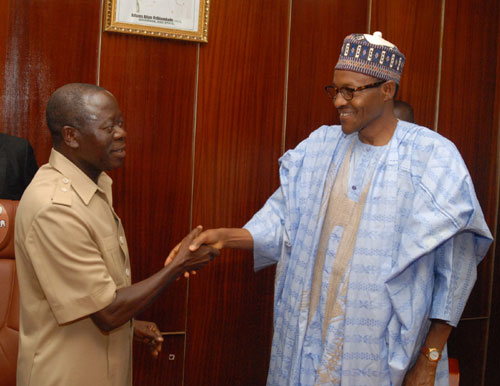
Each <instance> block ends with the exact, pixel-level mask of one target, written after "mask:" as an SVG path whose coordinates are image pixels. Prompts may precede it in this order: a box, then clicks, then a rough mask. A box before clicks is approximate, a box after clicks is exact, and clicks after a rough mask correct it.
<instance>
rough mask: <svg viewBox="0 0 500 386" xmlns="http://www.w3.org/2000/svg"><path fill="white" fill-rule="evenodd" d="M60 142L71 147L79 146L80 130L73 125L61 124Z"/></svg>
mask: <svg viewBox="0 0 500 386" xmlns="http://www.w3.org/2000/svg"><path fill="white" fill-rule="evenodd" d="M61 136H62V142H64V144H65V145H66V146H68V147H70V148H72V149H77V148H78V147H80V141H79V139H80V132H79V131H78V129H76V128H74V127H73V126H68V125H66V126H63V128H62V129H61Z"/></svg>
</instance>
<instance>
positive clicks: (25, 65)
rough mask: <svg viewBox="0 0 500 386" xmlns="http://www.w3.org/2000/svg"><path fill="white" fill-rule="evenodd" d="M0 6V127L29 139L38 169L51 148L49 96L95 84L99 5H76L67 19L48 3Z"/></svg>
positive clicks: (21, 0)
mask: <svg viewBox="0 0 500 386" xmlns="http://www.w3.org/2000/svg"><path fill="white" fill-rule="evenodd" d="M2 4H3V7H6V6H7V10H8V11H9V13H8V14H9V21H8V23H7V26H8V27H7V36H8V37H7V42H6V58H5V71H4V72H3V73H4V74H5V76H4V79H3V84H2V87H3V88H2V89H1V91H2V99H1V101H0V109H1V110H0V126H1V127H2V128H3V130H4V131H5V132H7V133H10V134H14V135H17V136H20V137H26V138H28V139H29V140H30V142H31V144H32V145H33V147H34V148H35V150H36V151H35V155H36V156H37V160H38V163H40V164H43V163H45V162H47V160H48V156H49V153H50V148H51V146H52V141H51V138H50V134H49V132H48V129H47V127H46V125H45V106H46V104H47V101H48V98H49V96H50V95H51V94H52V92H53V91H54V90H55V89H56V88H58V87H60V86H62V85H63V84H66V83H69V82H89V83H94V82H95V81H96V73H97V54H98V45H99V12H100V4H99V2H97V1H95V0H75V1H72V3H71V7H72V8H71V11H72V12H70V13H68V12H67V11H68V10H67V7H66V6H61V4H60V3H57V2H55V1H50V0H39V1H29V0H10V1H7V0H3V1H2ZM4 28H5V27H4ZM4 32H5V30H4Z"/></svg>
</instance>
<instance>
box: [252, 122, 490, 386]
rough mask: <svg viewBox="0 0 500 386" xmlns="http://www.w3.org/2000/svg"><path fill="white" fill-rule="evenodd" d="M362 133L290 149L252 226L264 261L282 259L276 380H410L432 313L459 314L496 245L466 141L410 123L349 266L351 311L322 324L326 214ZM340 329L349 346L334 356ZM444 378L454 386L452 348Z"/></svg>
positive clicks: (402, 129)
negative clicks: (319, 299)
mask: <svg viewBox="0 0 500 386" xmlns="http://www.w3.org/2000/svg"><path fill="white" fill-rule="evenodd" d="M356 135H357V134H351V135H345V134H343V133H342V130H341V127H340V126H322V127H320V128H319V129H318V130H316V131H315V132H313V133H312V134H311V135H310V137H309V138H308V139H306V140H305V141H303V142H302V143H301V144H299V145H298V146H297V148H295V149H294V150H291V151H288V152H287V153H285V154H284V155H283V157H282V158H281V159H280V180H281V186H280V188H279V189H278V190H277V191H276V192H275V193H274V194H273V195H272V196H271V197H270V198H269V200H268V201H267V202H266V204H265V205H264V207H263V208H262V209H261V210H260V211H259V212H257V213H256V214H255V216H254V217H253V218H252V219H251V220H250V221H249V222H248V224H246V225H245V228H246V229H248V230H249V231H250V232H251V234H252V236H253V239H254V255H255V268H256V269H260V268H263V267H265V266H268V265H271V264H274V263H276V262H278V267H277V271H276V283H275V303H274V336H273V345H272V354H271V363H270V369H269V376H268V382H267V383H268V385H280V386H284V385H304V386H305V385H315V384H318V385H321V384H340V383H341V384H342V386H349V385H355V386H360V385H377V386H380V385H400V384H401V382H402V381H403V378H404V375H405V373H406V372H407V370H408V368H409V367H410V366H411V365H412V364H413V362H414V361H415V360H416V358H417V356H418V352H419V349H420V346H421V344H422V342H423V340H424V338H425V336H426V333H427V330H428V328H429V325H430V322H429V319H430V318H436V319H442V320H445V321H447V322H448V323H450V324H451V325H454V326H455V325H456V324H457V323H458V321H459V319H460V315H461V314H462V311H463V309H464V306H465V303H466V301H467V298H468V296H469V294H470V291H471V289H472V287H473V285H474V282H475V280H476V265H477V264H478V263H479V262H480V261H481V259H482V258H483V257H484V255H485V254H486V252H487V250H488V248H489V246H490V243H491V240H492V237H491V234H490V231H489V230H488V227H487V225H486V223H485V221H484V217H483V214H482V211H481V208H480V206H479V203H478V202H477V198H476V195H475V192H474V188H473V185H472V181H471V178H470V176H469V173H468V171H467V169H466V166H465V164H464V162H463V160H462V158H461V156H460V154H459V153H458V151H457V149H456V148H455V146H454V145H453V144H452V143H451V142H450V141H448V140H447V139H445V138H444V137H442V136H440V135H439V134H437V133H435V132H433V131H431V130H429V129H427V128H424V127H419V126H417V125H414V124H410V123H407V122H403V121H399V123H398V126H397V129H396V131H395V134H394V136H393V138H392V139H391V141H390V142H389V144H388V147H387V151H384V152H383V153H382V154H381V155H380V159H379V160H378V163H377V164H376V165H375V172H374V175H373V179H372V180H371V186H370V189H369V191H368V196H367V198H366V203H365V205H364V208H363V212H362V216H361V221H360V225H359V229H358V233H357V238H356V241H355V247H354V253H353V256H352V258H351V260H350V265H349V267H348V272H347V274H346V275H347V276H348V287H347V293H346V294H345V299H344V301H345V309H344V316H343V318H342V320H341V322H340V323H339V322H338V321H337V323H331V324H330V325H328V327H327V329H328V331H321V328H319V329H318V326H317V325H316V326H313V324H314V323H310V322H309V320H310V318H309V315H308V314H309V307H308V306H307V304H308V302H309V298H308V297H309V296H310V290H311V282H312V276H313V269H314V263H315V259H316V255H317V249H318V241H319V236H320V233H321V229H322V226H323V220H324V216H325V206H324V205H323V206H322V205H321V203H322V201H323V200H325V197H326V198H327V197H329V194H330V190H331V188H332V186H331V184H327V183H326V181H327V175H328V172H329V170H330V175H331V173H333V176H335V175H336V173H337V171H338V170H339V167H340V166H341V164H342V161H343V159H344V156H345V155H346V153H347V151H348V149H349V148H350V147H351V145H352V143H353V141H354V139H355V136H356ZM327 185H330V186H327ZM337 228H338V227H337ZM337 228H335V229H334V231H333V232H332V235H331V237H330V240H329V241H328V250H327V255H331V256H333V258H335V253H336V246H337V245H338V239H339V237H340V236H341V235H342V229H337ZM326 261H329V260H328V259H327V260H326ZM330 262H331V260H330ZM326 265H327V264H325V267H324V268H323V272H327V271H328V269H329V267H326ZM305 304H306V306H304V305H305ZM322 304H324V303H320V307H321V305H322ZM320 312H321V314H320V317H321V315H322V314H323V313H322V310H320ZM313 320H314V319H313ZM320 326H321V324H320ZM339 334H342V335H343V337H342V338H343V343H342V351H341V355H340V359H339V361H338V362H337V363H336V364H335V366H332V364H331V363H329V361H330V360H331V355H330V354H331V349H332V347H333V346H334V345H335V342H334V340H336V339H337V338H338V337H339ZM319 374H322V376H320V375H319ZM325 374H326V378H325ZM325 379H327V380H325ZM328 379H330V380H328ZM332 380H338V381H332ZM436 385H443V386H444V385H449V381H448V367H447V355H446V350H444V352H443V358H442V360H441V361H440V363H439V366H438V375H437V377H436Z"/></svg>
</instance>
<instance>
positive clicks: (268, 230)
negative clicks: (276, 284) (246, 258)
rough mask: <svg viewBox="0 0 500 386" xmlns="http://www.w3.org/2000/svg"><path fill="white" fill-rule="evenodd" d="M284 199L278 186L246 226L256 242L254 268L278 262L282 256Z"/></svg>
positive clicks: (257, 268)
mask: <svg viewBox="0 0 500 386" xmlns="http://www.w3.org/2000/svg"><path fill="white" fill-rule="evenodd" d="M284 206H285V203H284V199H283V193H282V190H281V188H278V189H277V190H276V191H275V192H274V193H273V195H272V196H271V197H269V199H268V200H267V202H266V203H265V205H264V206H263V207H262V208H261V209H260V210H259V211H258V212H257V213H256V214H255V215H254V216H253V217H252V219H251V220H250V221H249V222H248V223H247V224H246V225H245V226H244V228H245V229H247V230H248V231H249V232H250V233H251V235H252V238H253V242H254V247H253V248H254V269H255V270H256V271H257V270H259V269H262V268H265V267H267V266H270V265H273V264H276V263H277V262H278V261H279V258H280V256H281V250H282V244H283V229H284Z"/></svg>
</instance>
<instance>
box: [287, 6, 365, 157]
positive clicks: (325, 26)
mask: <svg viewBox="0 0 500 386" xmlns="http://www.w3.org/2000/svg"><path fill="white" fill-rule="evenodd" d="M367 7H368V1H367V0H353V1H350V2H345V1H330V0H316V1H311V0H294V1H293V6H292V16H291V29H290V54H289V57H290V59H289V63H290V64H289V76H288V99H287V107H286V108H287V113H286V138H285V150H287V149H290V148H294V147H295V146H296V145H297V144H298V143H299V142H300V141H301V140H303V139H304V138H306V137H307V136H308V135H309V133H310V132H312V131H313V130H315V129H317V128H318V127H320V126H321V125H326V124H334V123H335V124H338V123H339V120H338V113H337V111H336V110H335V107H334V105H333V103H332V100H331V99H330V98H329V97H328V96H327V95H326V93H325V90H324V86H326V85H328V84H331V83H332V80H333V72H334V68H335V64H336V63H337V60H338V58H339V54H340V50H341V48H342V42H343V40H344V38H345V37H346V36H347V35H349V34H350V33H356V32H361V33H365V32H366V30H367V22H368V21H367V12H364V11H361V12H360V10H364V9H367Z"/></svg>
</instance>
